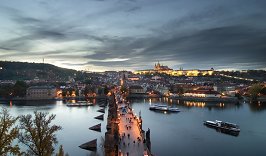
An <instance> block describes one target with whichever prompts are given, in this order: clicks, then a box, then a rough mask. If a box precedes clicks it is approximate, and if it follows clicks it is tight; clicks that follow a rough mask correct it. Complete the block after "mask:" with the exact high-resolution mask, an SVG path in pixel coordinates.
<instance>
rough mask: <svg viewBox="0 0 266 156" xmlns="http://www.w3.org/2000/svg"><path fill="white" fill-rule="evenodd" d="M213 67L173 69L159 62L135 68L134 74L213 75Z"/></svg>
mask: <svg viewBox="0 0 266 156" xmlns="http://www.w3.org/2000/svg"><path fill="white" fill-rule="evenodd" d="M213 72H214V69H213V68H211V69H210V70H199V69H191V70H183V69H179V70H173V69H171V68H169V67H168V66H163V65H161V64H160V63H159V62H158V63H157V64H156V63H155V65H154V69H147V70H136V71H134V72H133V73H134V74H155V73H164V74H168V75H171V76H207V75H213Z"/></svg>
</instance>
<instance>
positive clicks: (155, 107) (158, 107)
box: [149, 104, 180, 112]
mask: <svg viewBox="0 0 266 156" xmlns="http://www.w3.org/2000/svg"><path fill="white" fill-rule="evenodd" d="M149 109H150V110H158V111H169V112H180V110H179V109H178V108H174V107H168V106H167V105H159V104H154V105H151V106H150V108H149Z"/></svg>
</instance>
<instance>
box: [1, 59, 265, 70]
mask: <svg viewBox="0 0 266 156" xmlns="http://www.w3.org/2000/svg"><path fill="white" fill-rule="evenodd" d="M1 61H2V62H16V63H32V64H34V63H36V64H48V65H53V66H56V67H59V68H64V69H71V70H76V71H84V72H92V73H101V72H108V71H115V72H120V71H131V72H133V71H137V70H103V71H90V70H77V69H72V68H66V67H60V66H57V65H55V64H51V63H46V62H22V61H7V60H0V62H1ZM163 65H166V64H163ZM166 66H167V65H166ZM168 67H170V66H168ZM170 68H171V67H170ZM0 69H2V67H1V66H0ZM150 69H151V70H152V69H153V68H150ZM150 69H138V70H150ZM209 69H211V68H209ZM209 69H205V68H186V69H183V68H182V70H209ZM173 70H179V69H173ZM252 70H257V71H260V70H262V71H266V70H265V69H241V70H221V69H220V70H216V69H214V71H229V72H235V71H252Z"/></svg>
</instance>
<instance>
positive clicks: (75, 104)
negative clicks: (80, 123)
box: [66, 102, 93, 107]
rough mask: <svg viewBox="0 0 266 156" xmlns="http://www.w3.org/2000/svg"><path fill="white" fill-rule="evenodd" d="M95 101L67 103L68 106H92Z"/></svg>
mask: <svg viewBox="0 0 266 156" xmlns="http://www.w3.org/2000/svg"><path fill="white" fill-rule="evenodd" d="M92 105H93V103H90V102H86V103H68V104H66V106H67V107H85V106H92Z"/></svg>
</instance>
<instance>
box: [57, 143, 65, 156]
mask: <svg viewBox="0 0 266 156" xmlns="http://www.w3.org/2000/svg"><path fill="white" fill-rule="evenodd" d="M64 155H65V152H64V149H63V146H62V145H60V147H59V152H58V153H57V154H56V156H64Z"/></svg>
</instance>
